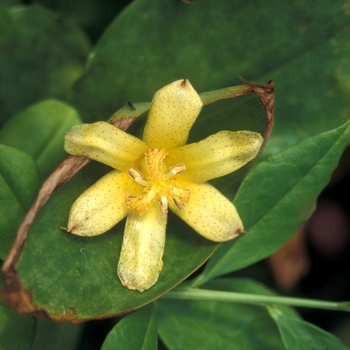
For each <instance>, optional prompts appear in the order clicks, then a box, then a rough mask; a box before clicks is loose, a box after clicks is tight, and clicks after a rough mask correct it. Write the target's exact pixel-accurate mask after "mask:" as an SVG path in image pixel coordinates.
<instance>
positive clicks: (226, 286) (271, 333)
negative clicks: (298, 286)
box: [157, 279, 283, 350]
mask: <svg viewBox="0 0 350 350" xmlns="http://www.w3.org/2000/svg"><path fill="white" fill-rule="evenodd" d="M205 288H206V289H215V290H222V291H235V292H242V293H244V292H249V293H254V294H255V293H256V294H271V292H269V291H268V290H266V288H264V287H263V286H261V285H259V284H257V283H254V282H253V281H249V280H244V279H237V280H234V279H221V280H220V279H219V280H215V281H212V282H210V283H207V284H206V285H205ZM157 305H158V308H157V316H158V330H159V334H160V337H161V339H162V340H163V342H164V343H165V344H166V346H167V347H168V348H169V349H194V348H198V349H271V350H272V349H276V350H280V349H282V348H283V344H282V342H281V340H280V336H279V334H278V331H277V328H276V326H275V324H274V323H273V321H272V320H271V318H270V316H269V314H268V312H267V311H266V309H265V308H264V307H261V306H253V305H244V304H238V303H227V302H218V301H210V300H206V301H189V300H169V299H159V300H158V301H157Z"/></svg>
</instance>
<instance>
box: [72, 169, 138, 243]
mask: <svg viewBox="0 0 350 350" xmlns="http://www.w3.org/2000/svg"><path fill="white" fill-rule="evenodd" d="M134 186H135V185H134V181H133V179H132V178H131V177H130V176H129V175H128V174H127V173H119V172H117V171H112V172H110V173H108V174H107V175H105V176H104V177H102V178H101V179H100V180H99V181H97V182H96V183H95V184H94V185H92V186H91V187H89V188H88V189H87V190H86V191H85V192H84V193H83V194H82V195H81V196H80V197H79V198H78V199H77V200H76V201H75V202H74V204H73V206H72V209H71V210H70V213H69V222H68V227H67V231H68V232H71V233H74V234H75V235H78V236H97V235H100V234H102V233H104V232H106V231H108V230H109V229H111V228H112V227H113V226H114V225H116V224H117V223H118V222H119V221H120V220H122V219H123V218H124V217H125V216H126V214H127V212H128V208H127V206H126V204H125V200H124V198H125V193H126V192H127V191H130V189H132V188H133V187H134Z"/></svg>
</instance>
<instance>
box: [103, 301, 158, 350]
mask: <svg viewBox="0 0 350 350" xmlns="http://www.w3.org/2000/svg"><path fill="white" fill-rule="evenodd" d="M116 344H118V348H120V349H125V350H135V349H139V350H155V349H157V346H158V335H157V320H156V317H155V308H154V304H150V305H147V306H145V307H143V308H141V309H139V310H137V311H136V312H134V313H132V314H131V315H128V316H126V317H124V318H123V319H122V320H121V321H120V322H119V323H118V324H117V325H116V326H115V327H114V328H113V329H112V330H111V331H110V332H109V334H108V336H107V338H106V339H105V341H104V343H103V345H102V348H101V350H114V349H115V348H116Z"/></svg>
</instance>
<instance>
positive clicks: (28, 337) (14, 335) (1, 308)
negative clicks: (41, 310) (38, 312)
mask: <svg viewBox="0 0 350 350" xmlns="http://www.w3.org/2000/svg"><path fill="white" fill-rule="evenodd" d="M2 286H3V282H2V281H1V283H0V287H2ZM35 333H36V319H35V318H34V317H29V316H21V315H18V314H17V313H16V312H15V311H13V310H12V309H11V308H10V307H9V306H8V305H7V304H6V303H5V301H3V300H2V299H1V298H0V350H9V349H29V348H30V346H31V344H32V342H33V340H34V337H35Z"/></svg>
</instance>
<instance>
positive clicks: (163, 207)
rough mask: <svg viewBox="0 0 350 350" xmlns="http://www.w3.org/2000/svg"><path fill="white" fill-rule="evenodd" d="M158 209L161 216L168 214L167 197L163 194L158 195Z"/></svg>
mask: <svg viewBox="0 0 350 350" xmlns="http://www.w3.org/2000/svg"><path fill="white" fill-rule="evenodd" d="M159 210H160V213H161V214H162V215H163V216H166V215H167V214H168V198H167V197H165V196H161V197H160V203H159Z"/></svg>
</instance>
